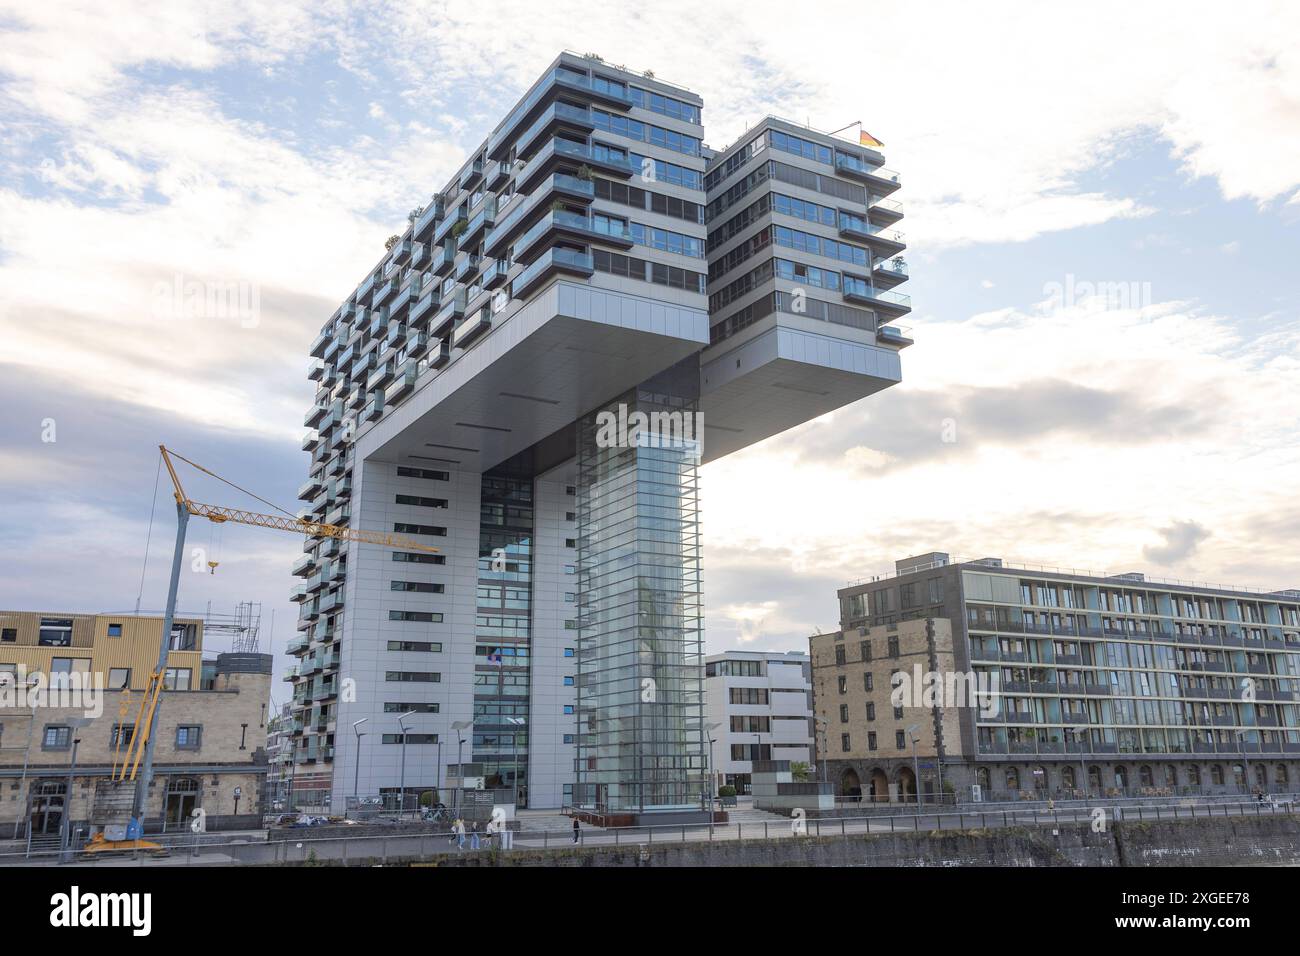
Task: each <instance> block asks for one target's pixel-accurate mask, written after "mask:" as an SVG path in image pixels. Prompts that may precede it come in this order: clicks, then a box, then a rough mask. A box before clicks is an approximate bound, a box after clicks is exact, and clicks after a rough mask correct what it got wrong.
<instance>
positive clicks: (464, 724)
mask: <svg viewBox="0 0 1300 956" xmlns="http://www.w3.org/2000/svg"><path fill="white" fill-rule="evenodd" d="M473 726H474V721H472V720H457V721H455V722H454V723H453V724H452V725H451V729H452V730H454V731H456V773H457V775H458V779H459V780H460V785H459V786H458V787H457V788H456V811H457V814H458V815H459V812H460V792H461V791H462V790H464V789H465V734H464V733H463V731H465V730H466V729H468V728H470V727H473Z"/></svg>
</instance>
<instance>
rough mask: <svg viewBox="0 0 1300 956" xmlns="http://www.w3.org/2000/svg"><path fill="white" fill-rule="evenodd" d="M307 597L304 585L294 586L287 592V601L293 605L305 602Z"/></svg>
mask: <svg viewBox="0 0 1300 956" xmlns="http://www.w3.org/2000/svg"><path fill="white" fill-rule="evenodd" d="M309 596H310V595H308V594H307V586H306V585H305V584H295V585H294V586H293V588H291V589H290V591H289V600H290V601H293V602H294V603H295V604H301V603H302V602H303V601H305V600H307V598H308V597H309Z"/></svg>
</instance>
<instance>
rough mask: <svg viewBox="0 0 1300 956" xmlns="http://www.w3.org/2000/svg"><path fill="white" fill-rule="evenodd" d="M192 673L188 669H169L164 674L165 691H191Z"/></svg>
mask: <svg viewBox="0 0 1300 956" xmlns="http://www.w3.org/2000/svg"><path fill="white" fill-rule="evenodd" d="M191 673H192V671H191V669H190V668H188V667H169V668H167V671H166V673H164V674H163V689H164V690H189V689H190V675H191Z"/></svg>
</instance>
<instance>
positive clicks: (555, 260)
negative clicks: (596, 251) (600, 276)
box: [511, 248, 596, 299]
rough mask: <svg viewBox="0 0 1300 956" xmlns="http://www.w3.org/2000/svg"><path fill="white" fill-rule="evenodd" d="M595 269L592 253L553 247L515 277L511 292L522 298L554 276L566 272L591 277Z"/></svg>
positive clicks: (565, 273) (566, 273)
mask: <svg viewBox="0 0 1300 956" xmlns="http://www.w3.org/2000/svg"><path fill="white" fill-rule="evenodd" d="M595 271H596V270H595V265H594V263H593V261H592V256H591V253H589V252H576V251H574V250H572V249H563V248H551V249H548V250H546V252H544V253H542V255H541V256H540V257H539V258H538V259H537V261H535V262H534V263H533V264H532V265H530V266H529V267H528V268H527V269H525V270H524V271H523V272H521V273H520V274H519V275H518V276H517V277H516V278H515V280H514V282H512V283H511V290H512V292H511V294H512V295H514V297H515V298H517V299H521V298H524V297H525V296H527V295H529V294H530V293H532V292H533V290H535V289H537V288H539V287H540V286H541V284H542V283H543V282H545V281H546V280H547V279H550V278H551V277H553V276H556V275H560V274H564V275H573V276H582V277H589V276H591V274H592V273H593V272H595Z"/></svg>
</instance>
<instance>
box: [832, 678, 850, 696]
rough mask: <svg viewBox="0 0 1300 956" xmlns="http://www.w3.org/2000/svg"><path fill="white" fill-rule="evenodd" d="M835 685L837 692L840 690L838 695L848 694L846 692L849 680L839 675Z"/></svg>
mask: <svg viewBox="0 0 1300 956" xmlns="http://www.w3.org/2000/svg"><path fill="white" fill-rule="evenodd" d="M835 683H836V685H837V686H838V687H839V690H840V693H841V694H846V693H848V690H849V679H848V678H847V677H845V676H844V675H843V674H841V675H840V676H839V677H837V678H835Z"/></svg>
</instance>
